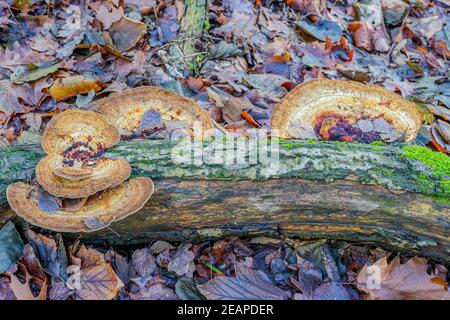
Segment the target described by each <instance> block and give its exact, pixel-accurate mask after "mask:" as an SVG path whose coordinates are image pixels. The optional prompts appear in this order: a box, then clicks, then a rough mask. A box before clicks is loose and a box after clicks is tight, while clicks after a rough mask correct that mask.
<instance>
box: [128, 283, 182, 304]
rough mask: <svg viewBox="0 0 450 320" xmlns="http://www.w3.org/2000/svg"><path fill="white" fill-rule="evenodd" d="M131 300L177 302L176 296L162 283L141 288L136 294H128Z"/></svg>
mask: <svg viewBox="0 0 450 320" xmlns="http://www.w3.org/2000/svg"><path fill="white" fill-rule="evenodd" d="M130 298H131V300H177V299H178V296H177V295H176V294H175V291H174V290H173V289H171V288H168V287H166V286H165V285H163V284H162V283H157V284H155V285H152V286H149V287H147V286H146V287H144V288H141V289H140V290H139V291H138V292H136V293H131V294H130Z"/></svg>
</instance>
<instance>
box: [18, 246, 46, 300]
mask: <svg viewBox="0 0 450 320" xmlns="http://www.w3.org/2000/svg"><path fill="white" fill-rule="evenodd" d="M17 269H18V271H17V272H16V273H14V274H12V275H11V283H10V288H11V290H12V291H13V293H14V295H15V296H16V299H17V300H45V299H47V289H48V282H47V276H46V275H45V273H44V271H43V269H42V267H41V264H40V262H39V260H38V259H37V257H36V255H35V253H34V250H33V248H32V247H31V245H29V244H26V245H25V246H24V248H23V257H22V259H21V262H20V263H18V268H17ZM19 274H20V275H22V278H23V279H24V280H25V282H23V283H22V282H21V281H20V280H19V278H18V275H19ZM32 287H33V288H38V289H39V291H38V292H39V293H37V296H35V295H34V294H33V291H32V290H31V288H32Z"/></svg>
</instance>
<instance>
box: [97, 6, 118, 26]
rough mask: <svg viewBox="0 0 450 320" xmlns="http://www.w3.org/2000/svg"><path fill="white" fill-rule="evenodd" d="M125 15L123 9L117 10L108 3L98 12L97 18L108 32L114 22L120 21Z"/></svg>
mask: <svg viewBox="0 0 450 320" xmlns="http://www.w3.org/2000/svg"><path fill="white" fill-rule="evenodd" d="M123 15H124V12H123V8H122V7H119V8H115V7H114V6H113V5H111V4H108V3H107V2H106V3H104V4H102V5H101V6H100V7H99V8H98V9H97V10H96V14H95V17H96V18H97V20H99V21H100V22H101V23H102V24H103V28H104V29H105V30H107V29H109V28H110V27H111V25H112V24H113V23H114V22H117V21H119V20H120V19H121V18H122V17H123Z"/></svg>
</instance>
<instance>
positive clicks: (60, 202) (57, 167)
mask: <svg viewBox="0 0 450 320" xmlns="http://www.w3.org/2000/svg"><path fill="white" fill-rule="evenodd" d="M119 140H120V133H119V129H118V128H117V127H115V126H114V125H112V124H111V123H110V121H109V120H108V119H106V118H105V117H104V116H102V115H101V114H98V113H95V112H91V111H81V110H69V111H65V112H63V113H61V114H59V115H56V116H54V117H53V118H52V120H51V121H50V122H49V124H48V126H47V128H46V130H45V132H44V135H43V138H42V147H43V149H44V151H45V153H46V154H47V155H46V156H45V157H44V158H43V159H41V161H40V162H39V163H38V165H37V166H36V182H33V183H25V182H16V183H13V184H11V185H9V186H8V189H7V199H8V202H9V204H10V206H11V208H12V209H13V210H14V211H15V212H16V213H17V214H18V215H19V216H21V217H22V218H24V219H25V220H27V221H29V222H30V223H32V224H34V225H37V226H40V227H43V228H46V229H50V230H54V231H60V232H89V231H94V230H98V229H102V228H104V227H107V226H109V225H110V224H111V223H112V222H113V221H117V220H119V219H122V218H124V217H126V216H128V215H130V214H132V213H134V212H136V211H138V210H139V209H141V208H142V207H143V206H144V205H145V203H146V202H147V201H148V199H149V198H150V196H151V195H152V193H153V182H152V181H151V180H150V179H149V178H144V177H138V178H135V179H131V180H129V181H127V182H125V180H127V179H128V177H129V176H130V173H131V167H130V165H129V163H128V162H127V161H126V160H125V159H123V158H116V159H112V158H108V157H106V156H105V149H107V148H110V147H112V146H114V145H115V144H116V143H118V142H119Z"/></svg>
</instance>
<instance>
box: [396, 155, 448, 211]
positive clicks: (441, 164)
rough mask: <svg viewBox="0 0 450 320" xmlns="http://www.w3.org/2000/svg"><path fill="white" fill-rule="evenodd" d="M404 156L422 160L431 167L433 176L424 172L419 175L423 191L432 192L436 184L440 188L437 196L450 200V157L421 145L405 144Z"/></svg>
mask: <svg viewBox="0 0 450 320" xmlns="http://www.w3.org/2000/svg"><path fill="white" fill-rule="evenodd" d="M403 156H404V157H406V158H408V159H411V160H416V161H420V162H421V163H423V164H425V165H426V166H428V167H429V168H430V169H431V173H432V175H433V177H431V178H430V177H427V176H426V175H425V174H424V173H421V174H420V175H419V176H418V183H419V186H420V187H421V188H422V190H423V192H425V193H432V192H433V189H434V188H433V185H435V186H436V188H438V190H436V197H437V198H438V199H439V200H440V201H441V202H444V203H447V202H449V201H450V157H448V156H447V155H445V154H443V153H440V152H434V151H432V150H430V149H429V148H427V147H420V146H404V147H403Z"/></svg>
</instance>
